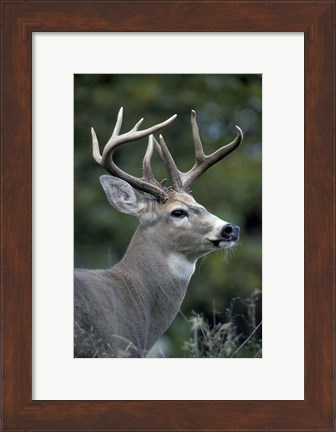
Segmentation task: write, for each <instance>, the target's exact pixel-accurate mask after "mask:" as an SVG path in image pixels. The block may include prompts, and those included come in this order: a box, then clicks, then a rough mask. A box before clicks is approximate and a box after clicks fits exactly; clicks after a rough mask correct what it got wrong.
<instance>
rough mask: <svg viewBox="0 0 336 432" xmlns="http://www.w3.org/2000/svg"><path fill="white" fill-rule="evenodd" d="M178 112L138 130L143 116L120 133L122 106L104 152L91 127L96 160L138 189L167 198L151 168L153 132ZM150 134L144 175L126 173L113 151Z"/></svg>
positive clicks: (162, 198) (111, 172) (166, 123)
mask: <svg viewBox="0 0 336 432" xmlns="http://www.w3.org/2000/svg"><path fill="white" fill-rule="evenodd" d="M175 118H176V114H175V115H173V116H172V117H170V118H169V119H168V120H166V121H164V122H162V123H159V124H157V125H154V126H152V127H150V128H148V129H144V130H140V131H139V130H138V129H139V128H140V126H141V124H142V122H143V120H144V119H143V118H142V119H141V120H139V121H138V123H137V124H136V125H135V126H134V127H133V128H132V129H131V130H130V131H128V132H125V133H123V134H120V129H121V125H122V120H123V108H120V110H119V113H118V118H117V122H116V125H115V127H114V130H113V133H112V136H111V138H110V139H109V141H108V142H107V144H106V145H105V147H104V149H103V153H102V154H100V150H99V144H98V139H97V135H96V133H95V131H94V129H93V128H91V134H92V149H93V158H94V159H95V161H96V162H97V163H98V164H99V165H101V166H102V167H103V168H105V169H106V170H107V171H108V172H109V173H110V174H112V175H114V176H116V177H119V178H121V179H123V180H126V181H127V182H128V183H129V184H131V185H132V186H134V187H135V188H136V189H139V190H142V191H144V192H148V193H150V194H152V195H154V196H156V197H157V198H159V199H160V200H166V199H167V197H168V193H167V191H166V190H165V188H164V187H163V186H162V185H161V184H160V183H159V182H158V181H157V180H155V178H154V176H153V173H152V168H151V157H152V154H153V148H154V142H153V136H152V135H151V134H153V133H154V132H156V131H157V130H158V129H161V128H163V127H165V126H167V125H168V124H169V123H171V122H172V121H173V120H175ZM146 136H149V140H148V147H147V151H146V154H145V157H144V160H143V177H141V178H138V177H134V176H132V175H131V174H128V173H126V172H125V171H123V170H122V169H120V168H119V167H118V166H117V165H116V164H115V163H114V161H113V152H114V150H115V149H116V148H117V147H118V146H119V145H121V144H124V143H126V142H131V141H136V140H138V139H141V138H144V137H146Z"/></svg>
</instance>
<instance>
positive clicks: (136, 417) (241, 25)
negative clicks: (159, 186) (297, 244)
mask: <svg viewBox="0 0 336 432" xmlns="http://www.w3.org/2000/svg"><path fill="white" fill-rule="evenodd" d="M1 23H2V30H1V32H2V33H1V37H2V40H1V44H2V45H1V57H2V62H1V67H2V81H1V102H2V104H1V116H2V118H1V120H2V123H1V124H2V126H1V135H2V136H1V138H2V139H1V150H2V158H1V162H2V190H1V191H2V194H1V197H2V202H1V208H2V218H1V222H2V238H1V257H2V267H1V268H2V281H1V282H2V284H1V295H2V297H1V300H2V301H1V303H2V315H1V317H2V321H1V326H2V375H1V380H2V383H1V384H2V430H4V431H14V430H15V431H17V430H35V431H37V430H43V431H51V430H68V431H70V430H74V431H75V430H76V431H78V430H81V431H93V430H109V431H117V430H153V431H154V430H155V431H157V430H165V431H173V430H181V431H183V430H185V431H186V430H188V431H191V430H193V431H203V430H208V431H210V430H216V431H219V430H222V431H231V430H236V431H237V430H244V431H257V430H258V431H259V430H260V431H264V430H287V431H299V430H308V429H309V430H311V431H320V430H324V431H333V430H335V429H334V427H335V406H334V405H335V401H334V395H335V391H334V390H335V373H334V372H335V369H334V368H335V358H334V349H335V337H334V335H335V333H334V332H335V304H334V302H335V291H334V290H335V287H334V265H335V260H334V258H335V256H334V251H335V243H334V238H335V237H334V236H335V224H334V222H335V219H334V204H335V189H334V186H335V183H334V180H335V171H334V169H335V158H334V148H335V147H334V144H335V141H334V139H335V99H334V98H335V81H334V77H335V30H334V25H335V0H330V1H320V2H310V1H289V2H282V1H274V2H270V1H258V2H255V1H252V0H251V1H249V0H247V1H244V2H238V1H211V2H202V1H160V2H152V1H145V0H143V1H135V2H134V1H131V0H129V1H104V2H100V1H85V2H84V1H83V2H82V1H67V0H65V1H36V2H35V1H25V2H17V1H9V0H4V1H3V2H2V4H1ZM50 31H53V32H72V31H77V32H88V31H90V32H109V31H113V32H120V31H122V32H144V31H146V32H304V37H305V179H304V181H305V196H304V198H305V240H306V241H305V273H304V276H305V398H304V400H301V401H300V400H297V401H291V400H273V401H258V400H252V401H234V400H231V401H219V400H217V401H188V400H185V401H46V400H40V401H35V400H34V401H32V290H31V288H32V145H31V144H32V134H31V127H32V126H31V125H32V33H33V32H50ZM282 151H284V150H283V149H282ZM289 283H290V282H289ZM289 355H290V354H289ZM274 373H276V371H274Z"/></svg>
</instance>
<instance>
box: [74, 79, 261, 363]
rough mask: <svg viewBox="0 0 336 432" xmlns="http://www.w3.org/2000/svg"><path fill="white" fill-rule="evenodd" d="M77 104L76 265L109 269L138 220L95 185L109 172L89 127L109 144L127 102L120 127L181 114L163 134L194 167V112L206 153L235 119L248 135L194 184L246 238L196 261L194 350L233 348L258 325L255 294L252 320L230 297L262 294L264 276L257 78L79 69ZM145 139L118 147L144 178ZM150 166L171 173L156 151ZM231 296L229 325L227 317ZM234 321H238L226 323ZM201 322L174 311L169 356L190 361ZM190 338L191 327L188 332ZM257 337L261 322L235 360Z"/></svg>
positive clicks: (191, 292) (188, 301)
mask: <svg viewBox="0 0 336 432" xmlns="http://www.w3.org/2000/svg"><path fill="white" fill-rule="evenodd" d="M74 100H75V104H74V125H75V133H74V143H75V157H74V163H75V171H74V172H75V178H74V203H75V215H74V216H75V219H74V230H75V239H74V240H75V265H76V266H77V267H87V268H107V267H110V266H112V265H113V264H114V263H116V262H117V261H119V260H120V258H121V257H122V255H123V253H124V251H125V249H126V247H127V244H128V243H129V241H130V239H131V237H132V234H133V232H134V231H135V229H136V227H137V224H138V222H137V220H136V219H135V218H132V217H130V216H126V215H121V214H119V213H117V212H116V211H115V210H114V209H112V208H111V206H110V205H109V204H108V202H107V200H106V198H105V194H104V192H103V191H102V189H101V186H100V184H99V181H98V177H99V176H100V175H101V174H103V173H104V171H103V169H102V168H100V167H99V166H98V165H97V164H96V163H95V162H94V161H93V159H92V151H91V136H90V127H91V126H94V128H95V130H96V132H97V135H98V139H99V142H100V143H101V145H103V144H104V143H106V142H107V140H108V138H109V137H110V135H111V133H112V130H113V127H114V124H115V120H116V115H117V112H118V110H119V108H120V107H121V106H123V107H124V125H123V130H128V129H130V128H131V127H132V126H133V125H134V124H135V123H136V122H137V121H138V120H139V119H140V118H141V117H145V121H144V127H149V126H151V125H152V124H155V123H159V122H160V121H163V120H165V119H167V118H168V117H170V116H171V115H173V114H175V113H177V114H178V117H177V119H176V120H175V121H174V122H173V123H172V124H171V125H170V126H169V127H167V128H166V129H165V130H164V132H163V135H164V138H165V141H166V142H167V145H168V146H169V148H170V150H171V152H172V154H173V156H174V158H175V160H176V162H177V164H178V166H179V167H180V169H181V170H187V169H189V168H190V167H191V165H192V164H193V160H194V159H193V158H194V155H193V145H192V138H191V127H190V111H191V109H194V110H195V111H196V112H197V121H198V124H199V128H200V133H201V136H202V140H203V143H204V148H205V151H206V152H207V153H210V152H212V151H214V150H215V149H216V148H218V147H219V146H221V145H223V144H224V143H226V142H230V141H231V140H232V139H233V138H234V136H235V127H234V126H235V125H236V124H237V125H239V126H240V128H241V129H242V130H243V132H244V141H243V143H242V145H241V146H240V147H239V149H237V150H236V151H235V152H234V153H232V154H231V155H229V156H228V157H227V158H226V159H225V160H224V161H222V162H220V163H219V164H217V165H216V166H215V167H213V168H212V169H210V170H209V171H207V172H206V173H205V174H204V175H203V176H202V177H201V179H200V180H198V181H196V182H195V184H194V185H193V195H194V197H195V199H196V200H197V201H198V202H200V203H201V204H203V205H204V206H205V207H206V208H208V210H209V211H210V212H211V213H214V214H216V215H217V216H219V217H221V218H222V219H224V220H226V221H230V222H232V223H234V224H237V225H239V226H240V227H241V240H240V242H239V245H238V246H237V248H235V250H234V251H233V252H232V256H230V257H228V256H226V255H225V254H224V253H223V252H220V251H219V252H217V253H212V254H209V255H207V256H206V257H204V258H202V259H200V260H199V262H198V264H197V269H196V272H195V274H194V276H193V277H192V279H191V282H190V285H189V288H188V292H187V295H186V297H185V300H184V302H183V304H182V310H183V311H184V314H185V315H186V316H188V317H190V316H192V311H196V314H195V315H193V316H192V317H193V319H194V320H195V319H197V320H198V321H197V322H198V327H197V328H198V330H197V338H198V339H197V340H198V345H197V350H198V352H199V354H200V355H203V354H204V353H209V352H212V351H211V350H214V352H215V353H217V352H218V353H219V354H220V356H222V355H229V352H234V349H238V348H239V347H240V346H241V345H242V344H243V343H244V341H245V340H246V339H248V338H249V337H250V335H251V334H252V332H253V330H254V329H255V328H257V326H258V324H259V323H260V321H261V300H260V295H259V294H258V298H257V299H256V302H255V304H256V305H257V306H256V310H255V318H253V319H254V321H255V322H254V324H253V325H252V322H253V321H251V319H250V318H249V317H248V313H249V312H248V311H249V303H248V301H244V302H243V301H241V300H232V299H236V298H237V297H239V298H240V299H246V298H247V299H249V298H251V293H254V292H256V290H257V291H258V292H260V289H261V282H262V281H261V204H262V202H261V76H260V75H76V76H75V78H74ZM146 143H147V142H146V140H143V142H137V143H130V144H126V145H125V146H124V147H123V148H121V149H120V150H119V149H118V151H117V152H116V158H117V162H118V165H119V166H121V167H122V168H123V169H125V170H126V171H128V172H130V173H132V174H134V175H137V176H139V175H140V174H141V162H142V158H143V155H144V152H145V148H146ZM153 162H154V173H155V175H156V177H157V178H158V179H163V178H165V177H166V173H165V172H164V169H163V167H162V164H161V163H160V161H159V159H158V158H157V157H156V158H154V161H153ZM214 302H215V305H216V309H217V310H216V314H215V316H216V320H214V306H213V305H214ZM232 302H233V304H234V310H235V312H234V314H233V316H234V319H233V321H232V320H230V318H229V316H228V310H230V308H231V306H232ZM230 305H231V306H230ZM244 317H245V318H244ZM200 322H202V325H200ZM230 322H231V323H232V324H229V325H228V323H230ZM195 323H196V321H195V322H194V321H192V322H190V321H189V319H188V320H185V319H184V318H183V316H182V315H181V314H180V315H178V316H177V318H176V320H175V321H174V323H173V324H172V326H171V327H170V329H169V330H168V332H167V333H166V335H165V338H164V341H165V346H166V349H165V355H166V356H168V357H186V356H190V354H191V353H195V349H196V348H192V345H190V349H189V350H185V348H186V344H185V342H186V341H188V340H189V339H190V326H194V327H195V325H196V324H195ZM219 323H224V324H221V325H219ZM194 334H195V328H193V330H192V338H194ZM204 335H205V336H206V337H205V338H204ZM202 337H203V339H202ZM260 337H261V332H260V327H259V328H258V329H257V330H256V331H255V333H254V334H253V335H252V336H251V337H250V339H248V341H247V342H246V343H245V345H244V346H242V348H240V349H239V351H238V352H237V353H236V354H235V356H245V357H253V356H255V355H256V354H257V353H258V352H259V351H260V350H259V348H258V347H257V345H256V341H257V344H261V342H260V341H259V339H258V338H260ZM230 338H231V339H230ZM237 338H238V339H237ZM256 338H257V339H256ZM212 339H216V340H217V339H218V340H221V341H225V342H224V345H225V343H226V342H227V343H226V345H225V348H224V347H219V348H218V347H217V348H212V347H210V346H208V345H209V341H211V340H212ZM229 340H230V342H228V341H229ZM232 340H234V343H233V342H232ZM194 342H195V341H194ZM96 343H98V342H97V341H96ZM252 343H253V344H254V347H253V348H252V347H251V346H252ZM207 344H208V345H207ZM230 344H231V345H230ZM187 345H188V344H187ZM229 346H230V347H231V348H230V349H228V347H229ZM193 349H194V351H193ZM223 350H224V351H225V350H226V352H224V351H223ZM230 350H231V351H230Z"/></svg>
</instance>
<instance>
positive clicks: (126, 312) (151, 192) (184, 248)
mask: <svg viewBox="0 0 336 432" xmlns="http://www.w3.org/2000/svg"><path fill="white" fill-rule="evenodd" d="M176 116H177V115H176V114H175V115H173V116H172V117H170V118H169V119H168V120H166V121H164V122H162V123H159V124H156V125H154V126H152V127H150V128H148V129H143V130H140V126H141V124H142V122H143V118H142V119H141V120H140V121H139V122H138V123H137V124H136V125H135V126H134V127H133V128H132V129H131V130H129V131H128V132H125V133H121V127H122V122H123V108H121V109H120V111H119V113H118V116H117V121H116V124H115V127H114V130H113V133H112V136H111V138H110V139H109V140H108V142H107V144H106V145H105V147H104V149H103V151H102V153H100V147H99V143H98V139H97V135H96V133H95V131H94V129H93V128H91V135H92V148H93V158H94V160H95V161H96V162H97V163H98V164H99V165H100V166H101V167H103V168H104V170H106V171H107V172H108V175H102V176H101V177H100V183H101V185H102V187H103V190H104V191H105V194H106V197H107V200H108V202H109V203H110V204H111V205H112V207H114V208H115V209H116V210H118V211H119V212H121V213H124V214H128V215H132V216H136V217H137V218H138V220H139V226H138V228H137V229H136V231H135V233H134V235H133V237H132V239H131V241H130V243H129V245H128V247H127V250H126V252H125V254H124V256H123V257H122V259H121V260H120V261H119V262H118V263H117V264H115V265H114V266H113V267H111V268H109V269H105V270H90V269H80V268H79V269H75V271H74V336H75V338H74V340H75V343H74V356H75V357H138V358H141V357H146V356H147V354H148V352H149V351H150V349H151V348H152V347H153V345H154V344H155V342H156V341H157V340H158V339H159V338H160V337H161V336H162V335H163V334H164V333H165V332H166V330H167V329H168V327H169V326H170V325H171V323H172V322H173V320H174V319H175V318H176V316H177V314H178V312H179V310H180V307H181V304H182V301H183V299H184V297H185V295H186V291H187V287H188V284H189V281H190V278H191V276H192V275H193V273H194V271H195V266H196V262H197V260H198V259H199V258H200V257H202V256H204V255H206V254H208V253H210V252H213V251H218V250H220V249H228V248H231V247H232V246H233V245H235V244H236V242H237V241H238V240H239V236H240V228H239V227H238V226H237V225H234V224H232V223H229V222H226V221H224V220H222V219H220V218H219V217H217V216H215V215H213V214H211V213H210V212H209V211H208V210H207V209H206V208H205V207H204V206H202V205H201V204H199V203H198V202H197V201H196V200H195V199H194V197H193V195H192V192H191V190H190V186H191V184H192V183H193V182H194V181H195V180H196V179H197V178H199V177H200V176H201V175H202V174H203V173H204V172H205V171H206V170H207V169H208V168H210V167H211V166H212V165H214V164H216V163H217V162H219V161H220V160H222V159H223V158H225V157H226V156H227V155H228V154H230V153H231V152H232V151H234V150H235V149H236V148H237V147H238V146H239V145H240V143H241V142H242V140H243V132H242V131H241V129H240V128H239V127H238V126H236V129H237V135H236V137H235V139H234V140H233V141H232V142H230V143H229V144H226V145H224V146H222V147H220V148H219V149H218V150H216V151H215V152H213V153H212V154H210V155H206V154H205V153H204V150H203V144H202V141H201V138H200V133H199V129H198V125H197V121H196V112H195V111H194V110H192V111H191V128H192V137H193V142H194V148H195V163H194V165H193V167H192V168H191V169H190V170H189V171H187V172H181V171H180V170H179V169H178V168H177V166H176V163H175V161H174V159H173V157H172V155H171V153H170V151H169V149H168V147H167V145H166V143H165V140H164V138H163V136H162V135H161V134H160V135H159V140H157V139H156V138H155V137H154V135H153V134H154V133H155V132H157V131H158V130H160V129H162V128H164V127H166V126H168V125H169V124H170V123H172V122H173V121H174V120H175V118H176ZM142 138H148V145H147V150H146V152H145V155H144V158H143V163H142V177H141V178H140V177H135V176H133V175H131V174H129V173H127V172H125V171H123V170H122V169H121V168H120V167H118V166H117V165H116V163H115V161H114V159H113V155H114V152H115V150H116V148H117V147H119V146H121V145H123V144H125V143H129V142H134V141H137V140H140V139H142ZM154 150H155V151H156V153H157V154H158V157H159V159H160V160H161V161H162V163H163V164H164V166H165V169H166V171H167V173H168V176H169V182H170V185H166V180H164V181H161V182H160V181H158V180H157V179H155V177H154V175H153V170H152V166H151V159H152V155H153V152H154ZM92 346H93V348H92Z"/></svg>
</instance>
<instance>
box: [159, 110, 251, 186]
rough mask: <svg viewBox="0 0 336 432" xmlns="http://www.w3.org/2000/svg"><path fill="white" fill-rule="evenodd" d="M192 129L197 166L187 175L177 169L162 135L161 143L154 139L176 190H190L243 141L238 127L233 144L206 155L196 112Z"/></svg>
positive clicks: (192, 114)
mask: <svg viewBox="0 0 336 432" xmlns="http://www.w3.org/2000/svg"><path fill="white" fill-rule="evenodd" d="M191 128H192V135H193V141H194V146H195V164H194V166H193V167H192V168H191V169H190V170H189V171H188V172H185V173H184V172H182V171H180V170H179V169H178V168H177V167H176V165H175V162H174V160H173V158H172V156H171V154H170V152H169V150H168V148H167V146H166V144H165V142H164V140H163V137H162V135H160V142H159V143H158V142H157V141H156V140H155V138H154V144H155V148H156V150H157V152H158V154H159V156H160V159H161V160H162V161H163V163H164V164H165V165H166V166H167V170H168V173H169V176H170V178H171V181H172V187H173V189H175V190H188V188H189V186H190V185H191V183H192V182H193V181H194V180H196V179H197V178H198V177H200V176H201V175H202V174H203V173H204V172H205V171H206V170H207V169H208V168H210V167H211V166H212V165H214V164H215V163H217V162H219V161H220V160H221V159H223V158H225V156H227V155H228V154H229V153H231V152H232V151H233V150H235V149H236V148H237V147H238V146H239V144H240V143H241V142H242V140H243V132H242V130H241V129H240V128H239V127H238V126H236V129H237V136H236V138H235V139H234V140H233V141H232V142H231V143H229V144H226V145H224V146H223V147H221V148H219V149H218V150H216V151H215V152H214V153H212V154H210V155H205V154H204V151H203V145H202V141H201V138H200V135H199V130H198V126H197V121H196V112H195V111H194V110H192V111H191Z"/></svg>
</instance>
